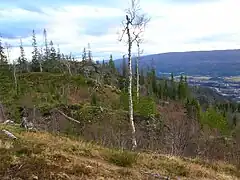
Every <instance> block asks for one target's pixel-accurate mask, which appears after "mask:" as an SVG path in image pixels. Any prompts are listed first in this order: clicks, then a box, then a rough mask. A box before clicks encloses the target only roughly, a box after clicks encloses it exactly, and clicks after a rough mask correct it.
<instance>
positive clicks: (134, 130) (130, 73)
mask: <svg viewBox="0 0 240 180" xmlns="http://www.w3.org/2000/svg"><path fill="white" fill-rule="evenodd" d="M128 24H129V22H128ZM127 35H128V80H129V85H128V102H129V120H130V125H131V130H132V150H135V149H136V147H137V140H136V129H135V124H134V121H133V99H132V58H131V48H132V40H131V35H130V30H129V27H128V26H127Z"/></svg>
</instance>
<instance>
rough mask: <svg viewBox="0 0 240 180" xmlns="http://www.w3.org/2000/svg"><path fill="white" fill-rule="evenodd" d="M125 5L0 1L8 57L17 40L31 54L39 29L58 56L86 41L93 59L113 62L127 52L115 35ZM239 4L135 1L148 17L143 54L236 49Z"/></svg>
mask: <svg viewBox="0 0 240 180" xmlns="http://www.w3.org/2000/svg"><path fill="white" fill-rule="evenodd" d="M0 2H1V0H0ZM1 3H2V2H1ZM127 5H128V3H127V1H120V0H117V1H110V0H104V1H97V0H94V1H87V0H81V1H73V0H70V1H63V0H60V1H59V0H58V1H57V0H52V1H46V0H43V1H42V0H41V1H40V0H34V1H28V0H18V1H17V0H8V1H3V5H2V4H1V7H4V9H0V33H1V34H2V35H3V38H4V39H3V41H7V42H9V43H11V44H12V46H13V47H15V48H13V49H14V50H13V51H14V53H12V58H17V56H18V55H19V48H18V47H17V46H19V38H20V37H21V38H22V39H23V44H24V45H25V46H26V49H25V51H26V54H28V55H29V56H30V55H31V51H32V49H31V47H30V46H31V33H32V29H35V30H36V32H37V40H38V44H39V45H40V46H41V45H42V44H43V34H42V32H43V29H44V28H46V29H47V32H48V39H49V40H53V42H54V44H55V45H57V44H59V46H60V48H61V51H62V52H64V53H69V52H72V53H73V54H75V55H76V56H80V54H81V52H82V50H83V48H84V47H87V44H88V43H91V49H92V51H93V55H94V57H95V59H103V58H104V59H108V58H109V55H110V54H113V56H114V57H116V58H119V57H122V55H123V54H125V53H126V52H127V47H126V45H125V44H124V43H123V42H119V41H118V37H119V35H118V34H117V32H120V31H121V20H122V19H124V17H125V13H124V9H125V8H126V7H127ZM239 5H240V1H239V0H213V1H207V0H201V1H200V0H196V1H190V0H162V1H159V0H148V1H147V0H141V7H142V9H143V11H144V12H146V13H148V14H149V16H150V17H151V21H150V23H149V24H148V26H147V28H146V31H145V34H144V40H145V41H144V43H143V44H142V48H143V49H144V54H151V53H160V52H170V51H188V50H189V51H192V50H212V49H232V48H238V47H240V24H239V23H238V19H240V11H239V10H238V7H239ZM27 46H28V47H27ZM135 51H136V47H134V53H135Z"/></svg>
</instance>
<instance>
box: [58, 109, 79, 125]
mask: <svg viewBox="0 0 240 180" xmlns="http://www.w3.org/2000/svg"><path fill="white" fill-rule="evenodd" d="M55 110H56V111H57V112H59V113H60V114H61V115H63V116H64V117H65V118H67V119H68V120H70V121H72V122H75V123H78V124H81V123H80V122H79V121H78V120H76V119H73V118H72V117H69V116H67V115H66V114H64V112H62V111H60V110H58V109H55Z"/></svg>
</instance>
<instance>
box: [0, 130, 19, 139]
mask: <svg viewBox="0 0 240 180" xmlns="http://www.w3.org/2000/svg"><path fill="white" fill-rule="evenodd" d="M2 132H4V134H6V135H7V136H8V137H10V138H13V139H17V137H16V136H14V135H13V133H11V132H9V131H7V130H5V129H3V130H2Z"/></svg>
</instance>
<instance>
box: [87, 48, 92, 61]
mask: <svg viewBox="0 0 240 180" xmlns="http://www.w3.org/2000/svg"><path fill="white" fill-rule="evenodd" d="M88 61H89V62H91V61H92V51H91V47H90V43H88Z"/></svg>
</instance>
